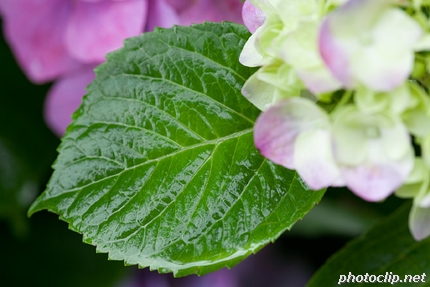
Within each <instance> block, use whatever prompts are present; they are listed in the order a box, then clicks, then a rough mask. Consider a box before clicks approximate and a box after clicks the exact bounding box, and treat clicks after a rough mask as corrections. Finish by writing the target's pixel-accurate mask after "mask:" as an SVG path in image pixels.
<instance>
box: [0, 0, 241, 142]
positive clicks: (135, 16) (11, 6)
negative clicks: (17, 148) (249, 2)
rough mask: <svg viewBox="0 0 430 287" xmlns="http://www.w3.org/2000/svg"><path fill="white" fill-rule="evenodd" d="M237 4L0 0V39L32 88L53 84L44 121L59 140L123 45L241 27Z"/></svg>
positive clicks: (227, 0)
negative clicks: (227, 24) (98, 73)
mask: <svg viewBox="0 0 430 287" xmlns="http://www.w3.org/2000/svg"><path fill="white" fill-rule="evenodd" d="M241 9H242V2H241V1H240V0H222V1H212V0H198V1H191V0H58V1H53V0H2V1H0V13H1V15H2V17H3V19H4V34H5V37H6V40H7V41H8V42H9V45H10V46H11V48H12V50H13V52H14V53H15V56H16V59H17V62H18V64H19V65H20V66H21V68H22V69H23V71H24V72H25V73H26V75H27V76H28V78H29V79H30V80H31V81H32V82H35V83H45V82H49V81H53V80H58V81H57V82H56V83H54V86H53V87H52V89H51V91H50V92H49V93H48V97H47V99H46V104H45V118H46V121H47V123H48V125H49V126H50V128H51V129H52V130H53V131H54V132H55V133H56V134H57V135H59V136H61V135H63V134H64V131H65V129H66V127H67V125H68V124H69V123H70V122H71V118H70V116H71V114H72V112H73V111H74V110H76V108H77V107H78V106H79V104H80V102H81V98H82V96H83V95H84V94H85V87H86V86H87V85H88V84H89V83H90V82H91V81H92V80H93V79H94V77H95V76H94V74H93V72H92V70H93V69H94V67H95V66H97V65H99V64H100V63H102V62H103V61H104V59H105V55H106V53H108V52H110V51H113V50H115V49H118V48H120V47H121V46H122V43H123V40H124V39H125V38H128V37H132V36H137V35H139V34H141V33H142V32H144V31H151V30H152V29H153V28H154V27H155V26H159V27H166V28H167V27H171V26H172V25H173V24H179V25H189V24H191V23H201V22H203V21H205V20H206V21H221V20H229V21H236V22H241Z"/></svg>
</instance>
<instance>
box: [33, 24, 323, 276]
mask: <svg viewBox="0 0 430 287" xmlns="http://www.w3.org/2000/svg"><path fill="white" fill-rule="evenodd" d="M248 37H249V33H248V32H247V30H246V29H245V28H244V27H243V26H239V25H237V24H232V23H223V24H212V23H207V24H204V25H196V26H193V27H174V28H172V29H165V30H164V29H160V30H156V31H155V32H153V33H147V34H144V35H142V36H140V37H136V38H132V39H129V40H126V42H125V47H124V48H122V49H120V50H118V51H116V52H114V53H111V54H109V55H108V57H107V63H105V64H103V65H101V66H100V67H98V68H97V69H96V74H97V78H96V80H95V81H94V82H93V83H92V84H91V85H90V86H89V87H88V95H87V96H86V97H85V98H84V102H83V104H82V106H81V107H80V108H79V110H78V111H77V112H76V113H75V114H74V120H73V123H72V125H71V126H70V127H69V128H68V130H67V133H66V135H65V136H64V138H63V140H62V144H61V146H60V148H59V152H60V155H59V157H58V159H57V161H56V163H55V165H54V169H55V171H54V174H53V176H52V178H51V180H50V182H49V184H48V187H47V189H46V191H45V192H44V193H43V194H42V195H41V196H40V197H39V198H38V199H37V200H36V202H35V203H34V204H33V206H32V207H31V209H30V211H29V213H30V214H32V213H34V212H36V211H39V210H42V209H48V210H50V211H53V212H55V213H58V214H60V217H61V218H62V219H63V220H65V221H67V222H68V223H69V225H70V228H71V229H72V230H75V231H77V232H80V233H82V234H83V236H84V241H85V242H87V243H89V244H93V245H96V246H97V251H98V252H108V253H109V258H111V259H114V260H124V261H125V262H126V264H138V265H140V266H141V267H147V266H150V268H151V269H158V270H159V271H160V272H173V273H175V275H176V276H183V275H187V274H191V273H198V274H204V273H207V272H210V271H213V270H216V269H219V268H222V267H225V266H233V265H235V264H237V263H238V262H240V261H241V260H242V259H244V258H245V257H247V256H248V255H249V254H251V253H253V252H255V251H257V250H259V249H260V248H262V247H263V246H264V245H266V244H267V243H269V242H270V241H273V240H275V239H276V238H277V237H278V236H279V235H280V234H281V233H282V232H283V231H285V230H286V229H288V228H290V227H291V226H292V225H293V224H294V223H295V222H296V221H297V220H298V219H300V218H302V217H303V216H304V215H305V214H306V213H307V212H308V211H309V210H310V209H311V208H312V207H313V206H314V204H315V203H316V202H318V201H319V200H320V198H321V196H322V195H323V192H322V191H320V192H314V191H311V190H308V189H307V188H306V185H304V184H303V183H302V182H301V181H300V180H299V178H298V176H297V175H296V173H295V172H293V171H289V170H286V169H284V168H281V167H279V166H276V165H275V164H273V163H271V162H269V161H267V160H266V159H264V158H263V157H262V156H261V155H260V154H259V153H258V151H257V150H256V149H255V147H254V144H253V134H252V129H253V126H254V121H255V120H256V118H257V116H258V115H259V113H260V112H259V110H257V109H256V108H255V107H254V106H252V105H251V104H250V103H249V102H248V101H247V100H246V99H245V98H244V97H243V96H242V95H241V92H240V90H241V87H242V85H243V84H244V82H245V80H246V79H247V78H248V77H249V76H250V75H251V73H252V72H253V70H251V69H249V68H247V67H243V66H241V65H240V64H239V62H238V57H239V53H240V51H241V48H242V46H243V45H244V43H245V42H246V40H247V38H248Z"/></svg>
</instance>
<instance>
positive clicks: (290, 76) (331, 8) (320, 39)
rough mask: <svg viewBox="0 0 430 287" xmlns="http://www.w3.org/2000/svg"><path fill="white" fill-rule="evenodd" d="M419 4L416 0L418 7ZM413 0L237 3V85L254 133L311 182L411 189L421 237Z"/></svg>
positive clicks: (370, 195) (422, 171)
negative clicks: (254, 110)
mask: <svg viewBox="0 0 430 287" xmlns="http://www.w3.org/2000/svg"><path fill="white" fill-rule="evenodd" d="M425 3H427V4H425ZM426 5H427V6H429V4H428V2H424V1H415V0H378V1H375V0H288V1H285V0H247V1H246V2H245V4H244V6H243V10H242V15H243V18H244V23H245V25H246V26H247V27H248V29H249V30H250V31H251V33H253V34H252V36H251V37H250V38H249V40H248V42H247V43H246V44H245V46H244V49H243V51H242V54H241V56H240V62H241V63H242V64H243V65H246V66H250V67H260V68H259V70H258V71H257V72H256V73H255V74H253V75H252V76H251V77H250V78H249V79H248V81H247V82H246V83H245V85H244V87H243V89H242V93H243V95H244V96H245V97H247V98H248V99H249V100H250V101H251V102H252V103H253V104H254V105H255V106H257V107H258V108H259V109H261V110H262V111H263V113H262V114H261V116H260V117H259V118H258V120H257V122H256V125H255V132H254V140H255V145H256V146H257V148H258V149H259V150H260V152H261V153H262V154H263V155H264V156H265V157H267V158H269V159H270V160H272V161H273V162H275V163H277V164H280V165H283V166H285V167H287V168H289V169H296V170H297V172H298V173H299V175H300V176H301V177H302V179H303V180H304V181H305V182H306V183H307V184H308V185H309V187H310V188H312V189H321V188H324V187H328V186H346V187H348V188H349V189H350V190H351V191H352V192H354V193H355V194H356V195H358V196H360V197H362V198H363V199H365V200H367V201H381V200H383V199H385V198H386V197H388V196H389V195H391V194H393V192H395V194H396V195H398V196H400V197H404V198H414V204H413V208H412V211H411V213H410V224H409V225H410V229H411V232H412V235H413V236H414V237H415V239H416V240H421V239H423V238H425V237H427V236H428V235H429V234H430V97H429V88H430V75H429V74H430V53H429V51H430V33H429V31H430V20H429V16H428V15H429V13H428V10H427V9H428V8H429V7H427V6H426Z"/></svg>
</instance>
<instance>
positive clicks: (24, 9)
mask: <svg viewBox="0 0 430 287" xmlns="http://www.w3.org/2000/svg"><path fill="white" fill-rule="evenodd" d="M0 7H1V10H2V13H3V20H4V33H5V37H6V39H7V41H8V43H9V45H10V46H11V47H12V50H13V52H14V53H15V55H16V58H17V61H18V63H19V65H20V66H21V67H22V69H23V70H24V72H25V73H26V75H27V76H28V77H29V79H30V80H31V81H33V82H36V83H43V82H47V81H50V80H52V79H54V78H56V77H58V76H61V75H63V74H66V73H69V72H71V71H73V70H76V69H78V68H80V66H81V65H80V63H79V62H77V61H76V60H74V59H73V58H72V57H70V55H69V54H68V52H67V50H66V47H65V46H64V44H63V35H64V30H65V28H66V25H67V20H68V17H69V15H70V13H71V9H72V4H71V2H70V1H64V0H62V1H52V0H1V1H0Z"/></svg>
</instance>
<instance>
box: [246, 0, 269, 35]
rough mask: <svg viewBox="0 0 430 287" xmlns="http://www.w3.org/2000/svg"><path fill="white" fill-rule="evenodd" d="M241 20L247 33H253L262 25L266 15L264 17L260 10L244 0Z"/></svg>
mask: <svg viewBox="0 0 430 287" xmlns="http://www.w3.org/2000/svg"><path fill="white" fill-rule="evenodd" d="M242 19H243V22H244V23H245V26H246V28H248V30H249V32H251V33H254V32H255V30H257V29H258V28H259V27H261V26H262V25H263V24H264V21H265V20H266V15H264V12H263V11H262V10H260V9H259V8H257V7H255V6H254V5H252V3H251V2H250V1H249V0H246V1H245V3H243V8H242Z"/></svg>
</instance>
